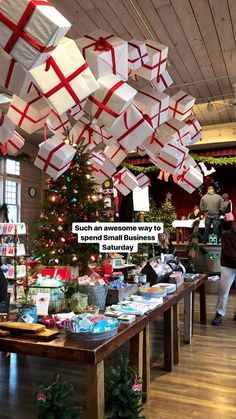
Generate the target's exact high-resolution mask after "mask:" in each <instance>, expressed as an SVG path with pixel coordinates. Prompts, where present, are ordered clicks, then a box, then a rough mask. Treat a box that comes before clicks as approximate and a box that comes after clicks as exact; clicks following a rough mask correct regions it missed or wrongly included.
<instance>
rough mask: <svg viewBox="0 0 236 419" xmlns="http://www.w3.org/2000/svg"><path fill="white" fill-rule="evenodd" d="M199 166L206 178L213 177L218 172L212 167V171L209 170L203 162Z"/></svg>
mask: <svg viewBox="0 0 236 419" xmlns="http://www.w3.org/2000/svg"><path fill="white" fill-rule="evenodd" d="M199 166H200V167H201V170H202V172H203V174H204V176H209V175H212V173H215V172H216V169H215V168H214V167H211V168H210V169H207V167H206V165H205V163H203V162H201V163H199Z"/></svg>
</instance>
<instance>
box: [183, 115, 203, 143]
mask: <svg viewBox="0 0 236 419" xmlns="http://www.w3.org/2000/svg"><path fill="white" fill-rule="evenodd" d="M196 122H197V121H195V120H194V119H188V121H186V124H187V125H188V126H190V125H192V126H193V127H194V129H195V131H196V133H195V134H194V135H193V136H191V139H192V140H194V138H195V137H196V136H197V135H198V134H200V133H201V129H200V130H198V128H197V126H196Z"/></svg>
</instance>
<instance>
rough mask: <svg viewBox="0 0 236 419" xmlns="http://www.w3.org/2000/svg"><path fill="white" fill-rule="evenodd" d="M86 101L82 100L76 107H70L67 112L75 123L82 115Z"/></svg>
mask: <svg viewBox="0 0 236 419" xmlns="http://www.w3.org/2000/svg"><path fill="white" fill-rule="evenodd" d="M85 102H86V99H84V100H82V101H81V102H80V103H78V105H74V106H72V108H70V109H69V110H68V114H69V115H70V116H71V117H72V118H74V119H75V120H76V121H79V120H80V118H82V116H83V115H84V105H85Z"/></svg>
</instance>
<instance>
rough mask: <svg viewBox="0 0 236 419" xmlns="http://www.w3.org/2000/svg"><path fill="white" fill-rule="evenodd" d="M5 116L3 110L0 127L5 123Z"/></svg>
mask: <svg viewBox="0 0 236 419" xmlns="http://www.w3.org/2000/svg"><path fill="white" fill-rule="evenodd" d="M4 118H5V115H4V112H3V111H1V117H0V127H1V126H2V125H3V122H4Z"/></svg>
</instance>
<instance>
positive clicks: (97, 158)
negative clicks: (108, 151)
mask: <svg viewBox="0 0 236 419" xmlns="http://www.w3.org/2000/svg"><path fill="white" fill-rule="evenodd" d="M90 161H91V163H92V171H93V177H94V179H95V181H96V182H97V183H98V184H102V183H103V182H105V180H106V179H108V178H110V177H111V176H112V175H113V174H114V173H115V171H116V167H115V165H114V164H113V162H112V161H111V160H110V159H109V158H108V157H107V156H106V155H105V154H104V153H102V152H100V153H95V152H92V153H91V156H90Z"/></svg>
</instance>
